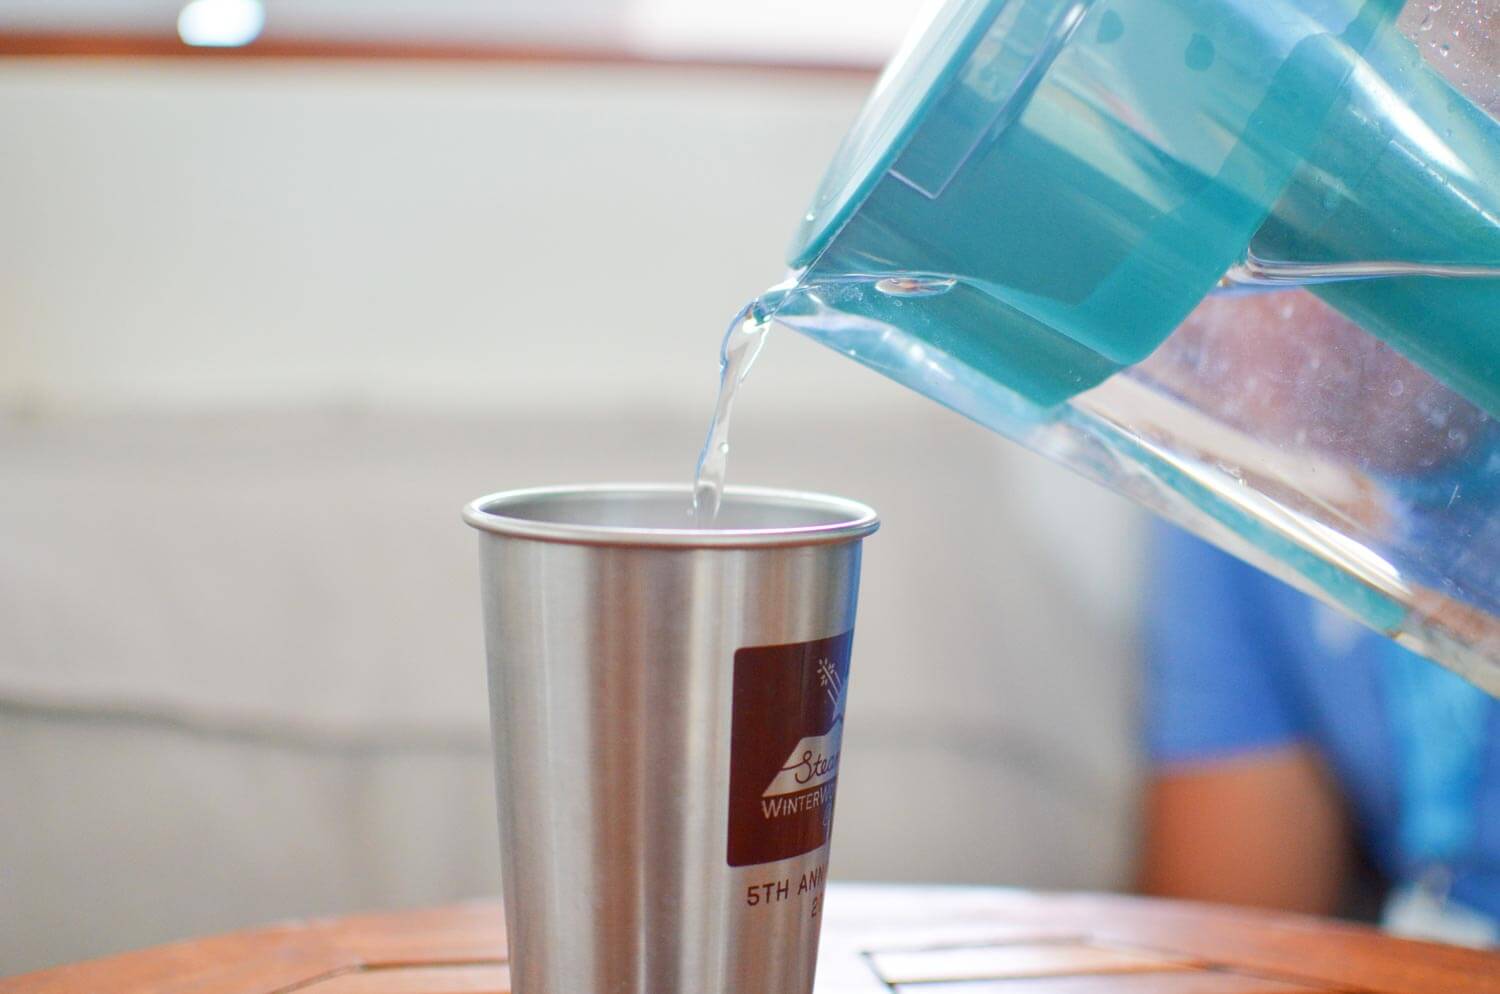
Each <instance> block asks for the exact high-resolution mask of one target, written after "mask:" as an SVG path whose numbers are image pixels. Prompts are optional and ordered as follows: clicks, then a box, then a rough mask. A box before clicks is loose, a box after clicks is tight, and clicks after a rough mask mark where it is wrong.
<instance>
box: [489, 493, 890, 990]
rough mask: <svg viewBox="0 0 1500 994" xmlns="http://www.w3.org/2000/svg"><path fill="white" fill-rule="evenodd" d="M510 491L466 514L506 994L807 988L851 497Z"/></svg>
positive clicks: (834, 774)
mask: <svg viewBox="0 0 1500 994" xmlns="http://www.w3.org/2000/svg"><path fill="white" fill-rule="evenodd" d="M691 506H692V500H691V494H690V491H689V488H687V487H667V486H600V487H566V488H551V489H539V490H521V491H512V492H509V493H503V494H496V495H493V496H490V497H485V498H481V499H480V500H478V501H475V502H474V503H473V504H471V505H469V507H468V508H466V509H465V513H464V516H465V519H466V520H467V521H468V522H469V523H470V524H471V525H473V526H474V527H476V528H478V529H480V532H481V534H480V567H481V583H482V589H483V597H484V617H485V640H486V646H487V654H488V659H489V681H490V684H489V686H490V701H491V720H492V728H493V731H494V738H495V777H496V789H497V794H498V799H499V810H500V834H501V866H502V873H503V878H504V888H505V903H506V919H507V928H508V930H509V942H510V949H509V959H510V964H511V982H512V985H513V990H514V991H515V994H558V992H564V991H565V992H567V994H766V992H773V991H774V992H776V994H808V992H810V991H811V990H812V982H813V972H814V966H815V962H816V957H817V943H818V927H819V924H820V918H821V907H822V895H823V889H824V886H825V882H826V872H827V866H828V838H829V832H830V829H831V825H832V817H833V800H834V790H835V787H836V785H837V778H838V766H839V750H840V742H841V738H842V733H843V718H844V704H845V699H846V688H847V687H848V675H849V650H850V643H851V641H852V638H853V629H854V610H855V601H856V597H857V593H858V585H859V561H860V540H861V539H863V538H864V537H865V536H866V535H868V534H870V533H871V532H873V531H874V530H875V528H876V526H877V523H876V519H875V515H874V513H873V512H872V511H871V510H870V509H869V508H867V507H865V506H863V505H861V504H856V503H854V502H852V501H847V500H842V499H839V498H834V497H825V496H818V495H813V494H801V493H792V492H786V491H774V490H760V489H751V488H729V489H728V490H727V491H726V492H725V497H724V503H723V506H722V508H721V510H720V514H719V518H718V520H717V522H716V524H715V526H714V527H713V528H710V529H697V528H694V527H692V519H691V518H690V517H689V512H690V508H691Z"/></svg>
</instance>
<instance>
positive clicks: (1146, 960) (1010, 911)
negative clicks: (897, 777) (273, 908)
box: [0, 885, 1500, 994]
mask: <svg viewBox="0 0 1500 994" xmlns="http://www.w3.org/2000/svg"><path fill="white" fill-rule="evenodd" d="M504 933H505V929H504V924H503V920H502V917H501V912H500V908H499V906H498V905H497V904H493V903H474V904H466V905H459V906H455V907H448V908H439V909H431V910H422V911H409V912H397V913H388V914H371V915H356V916H351V917H347V918H337V919H326V920H311V921H299V922H290V923H284V924H278V925H272V926H268V927H266V928H261V929H255V930H252V931H246V932H237V933H234V934H231V935H223V936H215V937H212V938H207V939H198V940H195V941H190V942H181V943H176V944H172V945H167V946H159V947H157V948H154V949H145V950H141V951H138V952H132V953H126V954H123V955H120V956H111V957H108V958H106V959H99V960H92V961H89V962H85V963H77V964H73V965H69V966H63V967H59V968H56V969H53V970H44V971H40V972H37V973H31V974H23V975H21V976H17V977H12V978H9V979H0V994H104V992H108V994H287V992H291V991H297V992H303V994H509V991H510V982H509V975H508V972H507V970H506V967H505V934H504ZM823 933H824V935H823V950H822V954H821V957H820V960H819V981H818V988H819V992H820V994H823V992H827V994H846V992H848V994H856V992H859V994H863V992H866V991H869V992H896V994H1332V992H1344V994H1500V952H1480V951H1477V950H1470V949H1460V948H1456V947H1451V946H1443V945H1436V944H1432V943H1424V942H1412V941H1408V940H1402V939H1395V938H1392V937H1390V936H1386V935H1383V934H1381V933H1379V932H1376V931H1374V930H1371V929H1366V928H1361V927H1357V926H1352V925H1345V924H1340V923H1336V922H1330V921H1324V920H1320V919H1314V918H1306V917H1299V916H1291V915H1278V914H1271V913H1266V912H1258V911H1247V910H1242V909H1234V908H1224V907H1215V906H1209V905H1194V904H1185V903H1181V902H1171V901H1155V900H1147V899H1143V898H1131V897H1121V896H1110V895H1082V894H1078V895H1074V894H1039V893H1033V892H1026V891H1011V890H996V889H990V888H944V887H904V886H902V887H898V886H877V885H843V886H838V885H835V886H834V887H832V888H830V893H829V898H828V903H827V915H826V919H825V925H824V928H823Z"/></svg>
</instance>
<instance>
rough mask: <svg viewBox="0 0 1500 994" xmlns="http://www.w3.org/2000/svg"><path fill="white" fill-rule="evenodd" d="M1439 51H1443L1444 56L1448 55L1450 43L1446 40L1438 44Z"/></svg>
mask: <svg viewBox="0 0 1500 994" xmlns="http://www.w3.org/2000/svg"><path fill="white" fill-rule="evenodd" d="M1438 51H1439V52H1442V53H1443V58H1445V59H1446V58H1447V57H1448V43H1447V42H1446V41H1445V42H1443V43H1442V44H1441V45H1439V46H1438Z"/></svg>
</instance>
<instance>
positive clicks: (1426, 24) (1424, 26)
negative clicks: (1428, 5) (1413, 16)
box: [1417, 14, 1432, 31]
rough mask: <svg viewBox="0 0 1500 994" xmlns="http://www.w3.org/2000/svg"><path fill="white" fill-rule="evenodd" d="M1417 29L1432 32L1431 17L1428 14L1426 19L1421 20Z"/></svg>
mask: <svg viewBox="0 0 1500 994" xmlns="http://www.w3.org/2000/svg"><path fill="white" fill-rule="evenodd" d="M1417 27H1418V28H1419V29H1421V30H1422V31H1431V30H1432V15H1431V14H1428V15H1427V16H1426V17H1424V18H1422V23H1421V24H1419V25H1417Z"/></svg>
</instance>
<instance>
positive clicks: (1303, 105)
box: [758, 0, 1500, 694]
mask: <svg viewBox="0 0 1500 994" xmlns="http://www.w3.org/2000/svg"><path fill="white" fill-rule="evenodd" d="M1497 113H1500V0H1441V2H1439V0H1419V2H1413V3H1410V4H1405V5H1403V4H1402V3H1400V2H1398V0H1367V2H1358V0H951V2H949V3H946V4H943V5H940V6H938V7H936V8H935V9H934V10H933V11H932V13H931V15H930V17H928V18H927V19H926V21H925V23H924V25H923V26H922V27H921V28H920V29H919V30H918V31H917V32H916V33H915V34H914V35H913V36H912V38H911V39H910V40H909V41H908V43H907V45H906V46H905V47H904V49H903V51H902V53H901V54H900V55H899V56H898V57H897V58H896V59H895V60H894V61H893V63H892V64H891V66H890V67H889V68H888V69H887V70H886V72H885V74H884V75H883V76H882V77H881V80H880V82H879V84H877V87H876V90H875V92H874V94H873V95H872V97H871V99H870V101H869V103H868V105H867V106H866V108H865V110H864V112H863V113H862V115H861V117H860V119H859V120H858V122H857V123H856V124H855V126H854V129H853V131H852V132H851V133H850V135H849V136H848V137H847V138H846V139H845V142H844V145H843V146H842V147H841V149H840V151H839V153H838V155H837V156H836V158H835V161H834V163H833V164H832V166H831V167H830V170H829V172H828V175H827V176H826V178H825V180H824V183H823V186H822V188H821V189H820V190H819V192H818V194H817V196H816V198H815V200H814V203H813V205H812V207H811V209H810V210H809V211H808V213H807V215H806V216H805V218H804V220H803V224H802V227H801V229H800V230H799V232H798V234H797V237H796V239H795V241H794V243H793V246H792V249H791V257H790V263H791V265H792V267H793V269H794V273H793V277H792V279H791V280H790V281H789V282H788V283H787V284H785V285H783V286H782V287H780V288H778V289H776V290H773V291H771V292H769V293H768V294H766V295H765V296H764V297H762V298H761V300H760V301H759V304H758V307H759V309H760V310H761V311H762V312H765V313H770V314H773V315H774V317H775V319H776V320H777V321H779V322H780V323H783V324H786V325H789V326H791V327H794V328H796V329H798V330H799V331H801V332H803V333H805V334H808V335H810V336H812V337H814V338H816V339H818V340H819V341H822V342H824V343H826V344H828V345H830V346H832V347H833V348H835V349H837V350H838V351H840V352H844V353H846V354H848V355H850V356H853V357H854V358H856V359H858V360H859V361H861V362H863V363H866V364H867V365H870V366H872V367H874V368H876V369H878V370H880V371H881V372H883V373H885V374H887V375H889V376H891V377H893V378H895V379H896V380H899V381H900V382H902V383H904V384H906V385H908V386H910V387H913V388H914V389H916V390H919V391H921V392H922V393H924V394H927V395H928V396H930V397H932V398H934V399H935V400H938V401H940V402H942V403H944V404H946V405H948V406H950V407H952V408H954V409H956V410H958V411H960V412H962V413H964V414H966V415H969V416H970V417H972V418H974V419H976V420H978V421H980V422H982V423H984V424H986V425H988V426H990V427H991V428H994V429H996V430H998V431H1000V432H1003V433H1004V434H1006V435H1008V436H1010V437H1012V438H1014V439H1016V440H1018V441H1020V442H1022V443H1023V444H1025V445H1027V446H1029V447H1031V448H1033V449H1035V450H1037V451H1039V452H1041V453H1043V454H1045V455H1047V456H1049V457H1051V458H1053V459H1055V460H1057V461H1060V462H1063V463H1066V464H1068V465H1070V466H1072V467H1074V468H1075V469H1077V470H1079V471H1081V472H1083V473H1084V474H1085V475H1088V476H1090V477H1092V478H1094V479H1096V480H1099V481H1101V482H1103V483H1106V484H1108V485H1109V486H1111V487H1114V488H1115V489H1117V490H1119V491H1121V492H1122V493H1125V494H1127V495H1129V496H1131V497H1133V498H1135V499H1137V500H1139V501H1141V502H1142V503H1144V504H1146V505H1147V506H1149V507H1151V508H1153V509H1154V510H1156V511H1158V512H1160V513H1162V514H1164V515H1165V516H1167V517H1168V518H1171V519H1172V520H1174V521H1177V522H1179V523H1181V524H1183V525H1185V526H1187V527H1189V528H1191V529H1192V530H1194V531H1196V532H1197V533H1199V534H1201V535H1203V536H1205V537H1207V538H1209V539H1211V540H1212V541H1214V542H1216V543H1218V544H1219V545H1221V546H1223V547H1224V548H1226V549H1228V550H1230V551H1231V552H1233V553H1235V554H1237V555H1239V556H1241V557H1243V558H1245V559H1247V560H1249V561H1251V562H1253V563H1255V564H1257V565H1259V566H1261V567H1263V568H1265V569H1267V570H1269V571H1271V572H1273V573H1275V574H1277V575H1279V576H1281V577H1282V578H1283V579H1286V580H1288V581H1290V582H1292V583H1294V584H1296V585H1297V586H1299V587H1301V588H1303V589H1305V590H1307V591H1309V592H1311V593H1314V594H1316V595H1318V596H1320V597H1321V598H1323V599H1324V600H1326V601H1328V602H1330V603H1332V604H1335V605H1337V606H1339V607H1341V608H1343V609H1344V610H1345V611H1347V612H1349V613H1350V614H1352V615H1354V616H1355V617H1357V618H1359V619H1360V620H1362V621H1363V622H1365V623H1366V624H1368V625H1370V626H1372V627H1374V628H1376V629H1378V630H1380V631H1382V632H1385V633H1387V634H1389V635H1391V636H1392V637H1395V638H1397V639H1398V640H1400V641H1401V642H1402V643H1403V644H1405V645H1407V646H1409V647H1410V648H1412V649H1414V650H1416V651H1417V652H1419V653H1422V654H1423V655H1426V656H1429V657H1431V658H1433V659H1436V660H1438V661H1440V662H1442V663H1444V664H1445V665H1447V666H1449V667H1451V668H1452V669H1454V670H1457V671H1458V672H1460V673H1462V674H1464V675H1465V676H1467V677H1469V678H1470V679H1471V680H1473V681H1474V682H1476V683H1478V684H1479V685H1481V686H1483V687H1485V688H1487V689H1488V690H1490V691H1491V692H1492V693H1497V694H1500V424H1497V423H1496V418H1497V416H1500V123H1497V121H1496V118H1495V116H1494V115H1495V114H1497Z"/></svg>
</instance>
